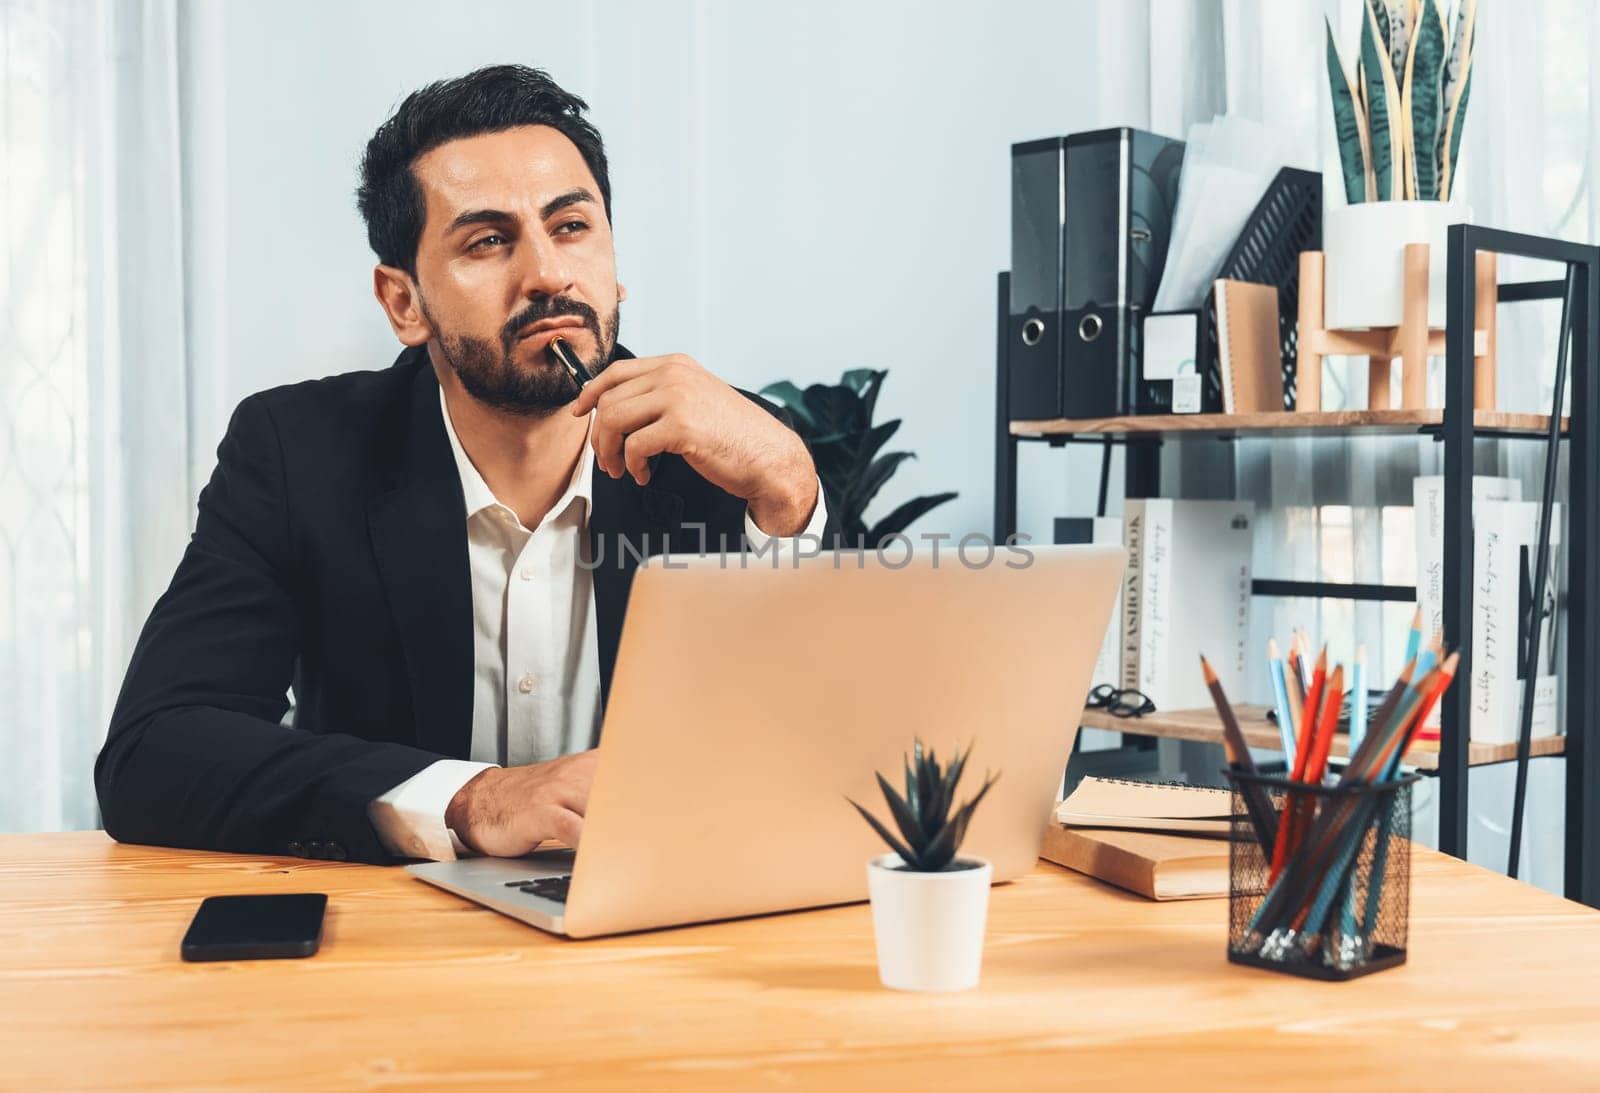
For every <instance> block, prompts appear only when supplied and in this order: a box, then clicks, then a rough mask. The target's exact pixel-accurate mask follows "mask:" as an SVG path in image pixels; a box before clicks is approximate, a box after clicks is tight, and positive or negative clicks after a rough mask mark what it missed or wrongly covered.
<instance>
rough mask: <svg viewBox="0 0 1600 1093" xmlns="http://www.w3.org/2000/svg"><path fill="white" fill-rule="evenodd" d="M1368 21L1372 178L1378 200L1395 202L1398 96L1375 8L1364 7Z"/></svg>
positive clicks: (1364, 59)
mask: <svg viewBox="0 0 1600 1093" xmlns="http://www.w3.org/2000/svg"><path fill="white" fill-rule="evenodd" d="M1364 10H1365V13H1366V18H1364V19H1363V20H1362V21H1361V69H1362V75H1363V78H1364V79H1365V81H1366V97H1367V138H1368V144H1369V145H1370V147H1371V150H1372V175H1373V180H1374V181H1375V182H1376V184H1377V189H1378V200H1379V201H1393V200H1396V199H1398V198H1399V197H1400V194H1401V187H1400V185H1399V181H1400V176H1399V174H1397V173H1396V172H1397V171H1398V170H1400V169H1401V168H1402V165H1401V164H1400V163H1399V162H1398V160H1399V158H1400V156H1399V151H1400V149H1401V142H1400V140H1399V139H1398V138H1399V136H1400V128H1399V126H1400V119H1399V118H1398V117H1397V116H1396V115H1397V114H1398V113H1399V95H1398V93H1397V91H1396V88H1395V79H1394V68H1393V66H1392V65H1391V64H1390V63H1389V53H1388V51H1387V50H1386V49H1384V48H1382V46H1381V43H1380V42H1379V32H1378V26H1377V20H1376V18H1375V17H1374V15H1373V13H1372V8H1371V7H1370V6H1367V7H1365V8H1364Z"/></svg>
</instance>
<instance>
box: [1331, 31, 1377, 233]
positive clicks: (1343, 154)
mask: <svg viewBox="0 0 1600 1093" xmlns="http://www.w3.org/2000/svg"><path fill="white" fill-rule="evenodd" d="M1324 21H1325V22H1327V28H1328V90H1329V92H1330V94H1331V95H1332V98H1333V131H1334V133H1335V135H1336V136H1337V137H1338V139H1339V166H1340V168H1341V171H1342V174H1343V175H1344V197H1345V201H1347V202H1348V203H1350V204H1351V205H1355V204H1358V203H1359V202H1362V201H1365V200H1366V198H1367V130H1366V122H1365V119H1363V118H1362V116H1361V104H1360V103H1359V102H1358V101H1357V98H1356V90H1355V88H1354V87H1353V86H1352V85H1351V83H1350V77H1349V75H1348V74H1346V72H1345V67H1344V60H1343V59H1342V58H1341V57H1340V56H1339V46H1338V43H1336V42H1335V41H1334V40H1333V23H1332V22H1331V21H1327V20H1324Z"/></svg>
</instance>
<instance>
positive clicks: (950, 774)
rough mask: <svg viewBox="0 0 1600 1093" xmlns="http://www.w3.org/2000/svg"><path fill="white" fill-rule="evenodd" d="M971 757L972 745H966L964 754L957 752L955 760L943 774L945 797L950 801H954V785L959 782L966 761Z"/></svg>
mask: <svg viewBox="0 0 1600 1093" xmlns="http://www.w3.org/2000/svg"><path fill="white" fill-rule="evenodd" d="M971 755H972V745H971V744H968V745H967V750H966V751H965V752H958V753H957V754H956V757H955V759H954V760H952V761H951V763H950V767H949V769H947V770H946V771H945V772H944V792H945V796H947V797H949V798H950V799H951V800H954V799H955V794H956V785H957V783H959V782H960V781H961V773H962V771H964V770H965V769H966V767H967V759H968V758H969V757H971Z"/></svg>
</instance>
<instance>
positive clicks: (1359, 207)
mask: <svg viewBox="0 0 1600 1093" xmlns="http://www.w3.org/2000/svg"><path fill="white" fill-rule="evenodd" d="M1477 7H1478V5H1477V0H1460V2H1459V6H1458V9H1457V11H1456V16H1455V24H1454V27H1453V28H1450V27H1449V24H1448V13H1447V10H1446V7H1445V0H1361V9H1362V12H1361V42H1360V47H1359V50H1358V53H1357V58H1358V59H1357V61H1356V66H1355V74H1354V76H1353V77H1352V76H1351V74H1350V70H1349V69H1347V68H1346V67H1345V64H1344V61H1343V59H1342V58H1341V57H1340V55H1339V48H1338V46H1337V45H1336V44H1335V42H1334V38H1333V24H1332V23H1331V22H1330V23H1328V28H1327V30H1328V48H1327V63H1328V89H1329V92H1330V93H1331V95H1332V99H1333V120H1334V130H1335V133H1336V135H1337V137H1338V143H1339V161H1340V167H1341V173H1342V176H1343V178H1342V181H1343V183H1344V195H1345V200H1346V202H1347V203H1346V204H1345V205H1344V206H1342V207H1339V208H1330V209H1329V210H1328V213H1327V221H1326V225H1325V228H1326V230H1325V231H1324V233H1323V236H1324V250H1325V253H1326V256H1327V257H1326V272H1325V277H1326V283H1325V289H1324V303H1325V306H1326V316H1327V325H1328V327H1329V328H1330V329H1334V330H1356V329H1363V328H1371V327H1386V326H1398V325H1400V318H1401V308H1402V303H1403V295H1404V294H1403V283H1404V255H1405V247H1406V244H1407V243H1427V244H1428V246H1429V255H1428V258H1429V263H1428V325H1429V326H1431V327H1435V328H1438V327H1443V326H1444V323H1445V314H1444V311H1445V292H1444V276H1445V239H1446V229H1447V228H1448V227H1449V226H1450V225H1451V224H1459V223H1463V222H1465V221H1468V220H1470V219H1471V218H1472V213H1471V210H1470V209H1468V208H1467V207H1466V206H1465V205H1463V204H1460V203H1459V202H1456V201H1454V200H1452V194H1453V192H1454V190H1455V182H1456V174H1457V172H1456V163H1457V159H1458V157H1459V155H1460V152H1461V130H1462V124H1463V122H1464V121H1465V118H1466V111H1467V94H1468V92H1469V91H1470V90H1471V86H1472V61H1473V50H1474V45H1475V33H1474V31H1475V28H1476V23H1477Z"/></svg>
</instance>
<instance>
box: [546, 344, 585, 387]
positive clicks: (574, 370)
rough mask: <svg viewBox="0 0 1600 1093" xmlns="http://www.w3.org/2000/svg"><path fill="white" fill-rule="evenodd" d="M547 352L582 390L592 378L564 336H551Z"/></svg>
mask: <svg viewBox="0 0 1600 1093" xmlns="http://www.w3.org/2000/svg"><path fill="white" fill-rule="evenodd" d="M547 350H548V352H549V354H550V355H551V356H552V357H554V358H555V359H556V363H557V364H559V365H561V367H563V368H565V369H566V370H567V375H569V376H571V377H572V382H573V383H575V384H577V385H578V390H580V391H582V390H583V389H584V387H585V386H587V385H588V383H589V381H590V380H592V379H594V377H593V376H591V375H590V374H589V370H588V369H587V368H585V367H584V366H583V362H582V361H580V360H579V359H578V354H576V353H574V352H573V351H572V346H570V345H568V344H567V342H566V339H565V338H551V339H550V345H549V346H548V347H547Z"/></svg>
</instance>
